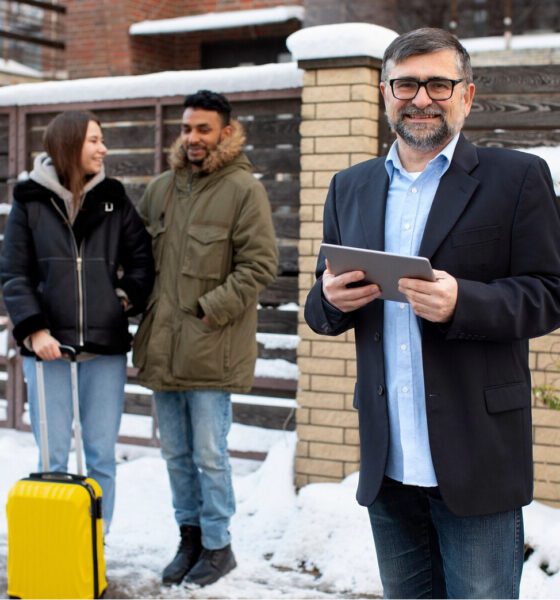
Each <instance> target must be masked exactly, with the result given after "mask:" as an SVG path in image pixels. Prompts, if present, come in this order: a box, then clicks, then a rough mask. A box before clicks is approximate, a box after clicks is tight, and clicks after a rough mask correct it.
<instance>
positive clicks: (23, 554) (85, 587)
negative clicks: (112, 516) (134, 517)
mask: <svg viewBox="0 0 560 600" xmlns="http://www.w3.org/2000/svg"><path fill="white" fill-rule="evenodd" d="M6 513H7V518H8V561H7V562H8V595H9V596H11V597H16V598H100V597H101V596H102V595H103V593H104V592H105V589H106V588H107V581H106V579H105V559H104V554H103V519H102V518H101V517H102V514H101V488H100V487H99V484H98V483H97V482H96V481H94V480H93V479H88V478H85V477H83V476H79V475H70V474H63V473H34V474H31V475H30V476H29V477H28V478H26V479H21V480H20V481H18V482H17V483H16V484H15V485H14V486H12V488H11V490H10V492H9V494H8V503H7V507H6Z"/></svg>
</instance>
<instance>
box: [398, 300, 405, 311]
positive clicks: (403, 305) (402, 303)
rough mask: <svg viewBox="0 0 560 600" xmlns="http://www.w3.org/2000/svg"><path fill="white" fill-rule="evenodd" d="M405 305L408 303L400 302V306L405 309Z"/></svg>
mask: <svg viewBox="0 0 560 600" xmlns="http://www.w3.org/2000/svg"><path fill="white" fill-rule="evenodd" d="M405 306H406V303H405V302H401V303H400V304H399V308H400V309H401V310H404V307H405Z"/></svg>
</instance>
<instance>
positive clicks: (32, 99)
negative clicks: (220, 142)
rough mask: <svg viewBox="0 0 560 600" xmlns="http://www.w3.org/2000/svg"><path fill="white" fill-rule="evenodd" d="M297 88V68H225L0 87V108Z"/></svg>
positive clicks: (299, 79)
mask: <svg viewBox="0 0 560 600" xmlns="http://www.w3.org/2000/svg"><path fill="white" fill-rule="evenodd" d="M302 85H303V71H301V70H300V69H298V68H297V65H296V63H280V64H268V65H259V66H251V67H232V68H229V69H206V70H202V71H198V70H197V71H165V72H162V73H150V74H148V75H129V76H123V77H95V78H91V79H72V80H69V81H45V82H41V83H22V84H18V85H10V86H6V87H2V88H0V106H24V105H30V104H63V103H69V102H92V101H99V100H124V99H128V98H154V97H157V98H161V97H164V96H182V95H185V94H191V93H193V92H196V91H197V90H199V89H203V88H204V89H211V90H214V91H216V92H221V93H224V94H227V93H234V92H249V91H260V90H278V89H289V88H299V87H301V86H302Z"/></svg>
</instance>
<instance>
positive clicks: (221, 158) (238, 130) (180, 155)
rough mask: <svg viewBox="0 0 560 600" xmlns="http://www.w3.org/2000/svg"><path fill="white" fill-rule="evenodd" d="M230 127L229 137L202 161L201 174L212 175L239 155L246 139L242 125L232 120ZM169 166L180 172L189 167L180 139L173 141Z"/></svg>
mask: <svg viewBox="0 0 560 600" xmlns="http://www.w3.org/2000/svg"><path fill="white" fill-rule="evenodd" d="M231 126H232V128H233V131H232V133H231V135H230V136H228V137H227V138H224V139H223V140H222V141H221V142H220V143H219V144H218V146H217V147H216V149H215V150H212V151H211V152H210V153H209V154H208V156H207V157H206V158H205V159H204V162H203V163H202V169H201V170H202V171H203V172H205V173H214V172H215V171H218V170H219V169H221V168H223V167H225V166H226V165H228V164H229V163H230V162H232V161H233V160H234V159H235V158H237V157H238V156H239V155H240V154H241V152H242V150H243V145H244V144H245V139H246V138H245V131H244V129H243V125H241V123H240V122H239V121H236V120H232V121H231ZM169 166H170V167H171V169H173V171H180V170H181V169H186V168H187V167H188V166H189V159H188V158H187V153H186V152H185V149H184V148H183V144H182V143H181V138H180V137H178V138H177V139H176V140H175V142H174V143H173V146H172V147H171V151H170V153H169Z"/></svg>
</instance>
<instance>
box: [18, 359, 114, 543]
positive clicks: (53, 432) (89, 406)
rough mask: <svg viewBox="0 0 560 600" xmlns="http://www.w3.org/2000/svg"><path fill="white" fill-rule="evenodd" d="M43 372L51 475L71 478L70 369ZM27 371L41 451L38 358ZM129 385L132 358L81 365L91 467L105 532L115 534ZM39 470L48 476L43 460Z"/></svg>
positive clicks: (49, 364)
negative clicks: (118, 455) (118, 447)
mask: <svg viewBox="0 0 560 600" xmlns="http://www.w3.org/2000/svg"><path fill="white" fill-rule="evenodd" d="M43 370H44V374H45V396H46V405H47V424H48V432H49V435H48V437H49V462H50V470H51V471H61V472H66V471H68V454H69V452H70V446H71V442H72V421H73V409H72V390H71V387H70V363H69V362H68V361H67V360H62V359H61V360H53V361H44V362H43ZM23 371H24V374H25V379H26V381H27V397H28V401H29V414H30V419H31V428H32V430H33V435H34V436H35V440H36V442H37V444H38V445H39V447H40V441H39V406H38V403H37V381H36V372H35V359H34V358H30V357H24V359H23ZM125 381H126V356H125V355H123V354H118V355H112V356H95V357H94V358H91V359H89V360H85V361H82V362H78V393H79V399H80V421H81V423H82V436H83V446H84V456H85V463H86V469H87V474H88V477H92V478H93V479H95V480H96V481H97V483H99V485H100V486H101V489H102V491H103V521H104V529H105V532H107V531H108V530H109V526H110V524H111V519H112V518H113V509H114V506H115V475H116V461H115V444H116V442H117V437H118V434H119V427H120V422H121V415H122V412H123V406H124V384H125ZM39 454H40V451H39ZM39 470H42V460H41V457H39Z"/></svg>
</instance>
